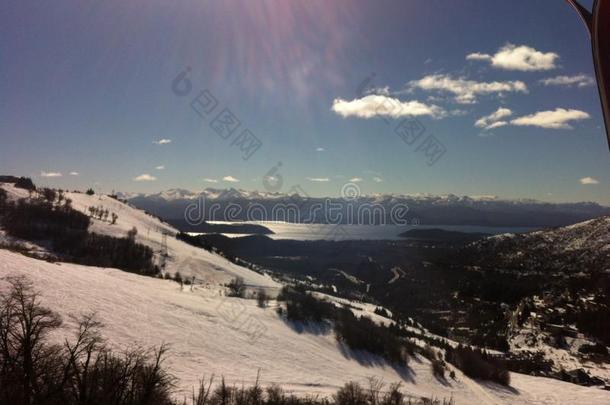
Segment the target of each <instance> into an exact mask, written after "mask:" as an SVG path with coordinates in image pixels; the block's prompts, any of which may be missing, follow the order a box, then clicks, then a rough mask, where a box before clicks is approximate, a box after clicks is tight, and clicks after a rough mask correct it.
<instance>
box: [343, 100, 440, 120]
mask: <svg viewBox="0 0 610 405" xmlns="http://www.w3.org/2000/svg"><path fill="white" fill-rule="evenodd" d="M332 110H333V111H334V112H335V113H337V114H339V115H340V116H342V117H344V118H345V117H352V116H353V117H358V118H373V117H391V118H400V117H404V116H421V115H428V116H431V117H433V118H442V117H443V116H445V115H446V113H445V111H444V110H443V109H442V108H441V107H439V106H437V105H433V104H430V105H428V104H424V103H421V102H419V101H400V100H399V99H397V98H394V97H389V96H387V95H380V94H369V95H368V96H364V97H362V98H359V99H354V100H351V101H347V100H343V99H341V98H336V99H335V100H334V101H333V105H332Z"/></svg>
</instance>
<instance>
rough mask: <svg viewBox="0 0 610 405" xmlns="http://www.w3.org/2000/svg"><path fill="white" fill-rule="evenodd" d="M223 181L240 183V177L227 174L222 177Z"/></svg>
mask: <svg viewBox="0 0 610 405" xmlns="http://www.w3.org/2000/svg"><path fill="white" fill-rule="evenodd" d="M222 181H226V182H229V183H239V179H236V178H235V177H233V176H225V177H223V178H222Z"/></svg>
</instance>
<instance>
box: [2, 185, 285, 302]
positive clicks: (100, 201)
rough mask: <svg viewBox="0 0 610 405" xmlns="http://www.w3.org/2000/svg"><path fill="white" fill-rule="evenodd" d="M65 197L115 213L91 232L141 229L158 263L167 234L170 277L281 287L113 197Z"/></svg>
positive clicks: (20, 193)
mask: <svg viewBox="0 0 610 405" xmlns="http://www.w3.org/2000/svg"><path fill="white" fill-rule="evenodd" d="M1 187H2V188H3V189H5V190H6V191H7V193H8V195H9V198H12V199H17V198H27V196H28V192H27V191H26V190H23V189H19V188H15V187H14V186H12V185H10V184H2V185H1ZM65 198H69V199H71V200H72V207H73V208H74V209H76V210H78V211H80V212H82V213H85V214H87V215H88V214H89V212H88V208H89V207H103V208H104V209H107V210H108V211H110V212H113V213H116V214H117V215H118V219H117V221H116V224H114V225H113V224H110V223H109V222H107V221H101V220H99V219H97V218H91V226H90V231H91V232H95V233H99V234H103V235H110V236H115V237H124V236H125V235H126V234H127V232H128V231H129V230H131V229H132V228H133V227H135V228H136V229H137V230H138V234H137V236H136V239H137V242H139V243H142V244H144V245H146V246H150V247H151V248H152V249H153V251H154V252H155V256H156V258H157V260H160V256H161V254H162V248H163V234H166V235H167V237H166V241H167V255H168V257H167V260H166V270H165V271H166V272H167V273H169V274H170V275H173V274H174V273H175V272H177V271H179V272H180V274H181V275H182V276H183V277H185V278H187V279H190V278H191V277H193V276H194V277H195V278H196V282H198V283H203V284H224V283H227V282H229V281H230V280H231V279H233V278H235V277H242V278H243V279H244V281H245V283H246V285H248V286H250V287H252V288H257V287H265V288H268V289H269V290H273V291H274V290H276V289H277V288H278V286H279V285H278V284H277V283H276V282H274V281H273V280H272V279H271V278H270V277H268V276H265V275H261V274H258V273H256V272H253V271H251V270H249V269H246V268H243V267H240V266H237V265H235V264H233V263H231V262H229V261H228V260H226V259H224V258H223V257H221V256H219V255H215V254H213V253H210V252H208V251H206V250H203V249H199V248H196V247H193V246H191V245H189V244H187V243H184V242H182V241H180V240H177V239H176V238H175V237H174V235H176V234H177V233H178V231H177V230H176V229H175V228H174V227H172V226H171V225H169V224H167V223H165V222H162V221H161V220H159V219H158V218H156V217H154V216H152V215H149V214H146V213H145V212H144V211H141V210H139V209H136V208H134V207H132V206H130V205H128V204H125V203H123V202H120V201H118V200H116V199H114V198H111V197H108V196H106V195H92V196H90V195H87V194H84V193H74V192H66V193H65Z"/></svg>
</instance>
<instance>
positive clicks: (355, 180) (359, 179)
mask: <svg viewBox="0 0 610 405" xmlns="http://www.w3.org/2000/svg"><path fill="white" fill-rule="evenodd" d="M363 180H364V179H363V178H362V177H352V178H351V179H349V181H350V182H352V183H360V182H361V181H363Z"/></svg>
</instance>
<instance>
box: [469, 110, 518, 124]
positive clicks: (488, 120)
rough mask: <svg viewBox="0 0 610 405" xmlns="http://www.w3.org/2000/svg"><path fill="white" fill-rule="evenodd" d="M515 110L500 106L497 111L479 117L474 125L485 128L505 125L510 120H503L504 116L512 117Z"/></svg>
mask: <svg viewBox="0 0 610 405" xmlns="http://www.w3.org/2000/svg"><path fill="white" fill-rule="evenodd" d="M512 114H513V112H512V111H511V110H510V109H508V108H503V107H500V108H498V109H497V110H496V111H495V112H493V113H491V114H489V115H486V116H485V117H481V118H479V119H478V120H477V121H476V122H475V123H474V126H475V127H478V128H483V129H486V130H487V129H494V128H499V127H503V126H505V125H507V124H508V122H506V121H503V120H502V119H503V118H506V117H510V116H511V115H512Z"/></svg>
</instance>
